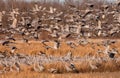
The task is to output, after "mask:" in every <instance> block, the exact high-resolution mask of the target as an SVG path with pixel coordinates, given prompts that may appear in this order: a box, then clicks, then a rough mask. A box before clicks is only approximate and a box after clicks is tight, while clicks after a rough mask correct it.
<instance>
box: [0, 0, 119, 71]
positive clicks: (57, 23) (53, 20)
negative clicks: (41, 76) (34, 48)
mask: <svg viewBox="0 0 120 78" xmlns="http://www.w3.org/2000/svg"><path fill="white" fill-rule="evenodd" d="M101 8H102V9H100V8H99V9H98V8H95V6H94V5H93V4H87V7H86V9H85V10H80V9H78V8H76V7H75V6H73V5H69V7H68V9H67V12H64V11H59V10H57V8H53V7H49V10H48V9H47V8H46V7H43V6H39V5H37V4H35V5H34V7H33V8H32V9H31V10H30V11H26V12H20V11H19V9H18V8H15V9H13V10H12V11H10V12H6V11H2V12H0V35H1V36H0V40H1V41H0V45H2V46H5V47H6V46H7V47H9V48H10V49H11V51H10V53H9V52H7V51H1V52H0V66H2V67H3V68H2V69H1V70H0V73H6V72H9V71H11V72H12V71H17V72H20V71H22V70H23V69H22V67H21V65H28V66H32V65H33V70H34V71H36V72H43V71H48V72H51V73H61V71H59V70H58V69H57V68H55V67H53V68H49V69H46V67H45V65H44V64H49V63H54V62H61V63H62V65H63V67H64V68H65V71H66V72H75V73H79V72H80V71H79V70H78V69H77V67H76V65H75V64H74V62H75V61H77V62H78V63H79V62H80V63H83V62H84V61H86V62H87V63H88V65H89V66H90V68H91V70H95V69H99V65H100V64H102V63H103V62H107V61H109V60H113V61H115V63H117V62H118V61H119V60H120V58H116V57H115V55H119V51H118V50H117V48H111V47H110V46H111V44H115V43H116V42H117V41H116V40H111V39H108V40H104V41H102V43H101V44H98V46H99V45H102V46H104V48H105V49H104V50H100V49H98V51H97V52H96V53H97V54H98V55H99V54H101V53H102V54H103V55H105V57H102V58H101V57H96V56H90V55H88V56H86V57H84V58H80V57H75V56H73V55H72V52H71V51H70V52H68V53H67V54H66V55H65V56H59V57H55V56H52V55H47V54H46V53H45V52H40V53H38V54H36V55H34V56H32V55H25V54H21V53H15V51H16V50H17V49H18V47H16V46H10V44H14V43H16V41H19V40H21V39H22V40H23V41H24V42H25V43H27V44H28V45H30V44H29V41H30V40H35V41H39V42H40V44H43V45H44V48H45V49H46V50H48V49H50V48H51V49H53V50H56V51H57V50H58V49H59V48H60V46H62V44H61V43H62V42H65V43H66V44H67V45H68V46H70V48H74V49H75V48H76V47H78V46H80V45H83V46H84V45H87V44H91V47H92V48H93V49H94V48H95V47H94V46H93V45H92V44H94V43H92V42H90V41H89V40H88V38H97V37H101V38H113V37H118V38H119V37H120V36H119V34H120V10H119V9H120V2H118V3H116V4H115V5H111V6H110V5H107V4H106V5H101ZM39 14H40V15H39ZM108 16H111V18H108ZM4 17H7V19H6V21H7V24H6V26H4V23H3V22H4V21H3V19H4ZM46 36H47V37H46ZM3 39H4V40H3ZM46 42H53V43H54V45H53V46H49V45H48V44H46ZM38 44H39V43H38ZM82 60H84V61H82ZM93 62H95V63H93ZM98 63H99V65H98Z"/></svg>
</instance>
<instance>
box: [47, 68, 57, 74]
mask: <svg viewBox="0 0 120 78" xmlns="http://www.w3.org/2000/svg"><path fill="white" fill-rule="evenodd" d="M48 71H49V72H50V73H59V71H58V69H56V68H50V69H48Z"/></svg>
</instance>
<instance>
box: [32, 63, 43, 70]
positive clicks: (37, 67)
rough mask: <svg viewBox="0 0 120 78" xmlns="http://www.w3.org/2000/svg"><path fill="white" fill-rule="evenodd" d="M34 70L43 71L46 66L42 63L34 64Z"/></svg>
mask: <svg viewBox="0 0 120 78" xmlns="http://www.w3.org/2000/svg"><path fill="white" fill-rule="evenodd" d="M33 69H34V71H36V72H43V71H44V70H45V67H44V66H43V65H42V64H38V63H37V64H34V67H33Z"/></svg>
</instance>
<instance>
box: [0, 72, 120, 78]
mask: <svg viewBox="0 0 120 78" xmlns="http://www.w3.org/2000/svg"><path fill="white" fill-rule="evenodd" d="M30 73H32V74H30ZM119 76H120V72H103V73H99V72H96V73H80V74H71V73H68V74H49V73H34V72H20V73H9V74H7V75H6V74H3V75H0V78H16V77H17V78H119Z"/></svg>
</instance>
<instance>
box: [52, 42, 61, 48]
mask: <svg viewBox="0 0 120 78" xmlns="http://www.w3.org/2000/svg"><path fill="white" fill-rule="evenodd" d="M59 47H60V42H59V41H58V40H54V46H53V48H54V49H58V48H59Z"/></svg>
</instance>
